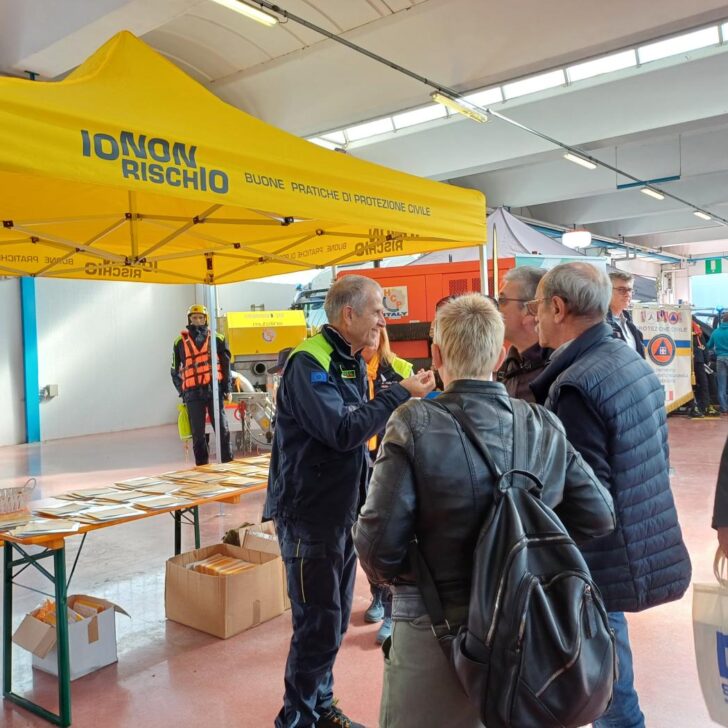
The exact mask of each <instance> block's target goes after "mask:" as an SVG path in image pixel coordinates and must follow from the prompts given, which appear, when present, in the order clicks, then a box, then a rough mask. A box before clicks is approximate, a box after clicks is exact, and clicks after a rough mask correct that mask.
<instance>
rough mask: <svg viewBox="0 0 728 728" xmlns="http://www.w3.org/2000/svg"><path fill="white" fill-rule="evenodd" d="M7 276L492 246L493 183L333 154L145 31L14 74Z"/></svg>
mask: <svg viewBox="0 0 728 728" xmlns="http://www.w3.org/2000/svg"><path fill="white" fill-rule="evenodd" d="M0 222H1V224H2V227H1V228H0V275H32V276H49V277H61V278H82V279H93V280H136V281H144V282H149V283H151V282H159V283H190V282H200V283H230V282H233V281H240V280H246V279H249V278H259V277H261V276H267V275H275V274H278V273H285V272H291V271H294V270H296V269H301V268H316V267H324V266H330V265H338V264H341V263H351V262H356V261H366V260H373V259H377V258H384V257H388V256H392V255H403V254H410V253H420V252H427V251H432V250H440V249H445V248H453V247H459V246H464V245H477V244H482V243H483V242H484V241H485V238H486V229H485V200H484V197H483V195H482V194H481V193H480V192H477V191H473V190H464V189H460V188H457V187H454V186H451V185H447V184H443V183H439V182H434V181H431V180H425V179H420V178H418V177H414V176H411V175H407V174H404V173H401V172H396V171H393V170H390V169H386V168H383V167H380V166H378V165H375V164H371V163H369V162H365V161H362V160H358V159H354V158H352V157H349V156H347V155H345V154H341V153H337V152H331V151H328V150H326V149H322V148H320V147H318V146H316V145H314V144H311V143H309V142H307V141H305V140H303V139H300V138H298V137H295V136H292V135H290V134H287V133H286V132H283V131H281V130H279V129H276V128H274V127H272V126H270V125H268V124H265V123H264V122H262V121H260V120H258V119H255V118H253V117H251V116H249V115H248V114H245V113H244V112H242V111H240V110H238V109H236V108H234V107H232V106H230V105H228V104H226V103H224V102H223V101H221V100H220V99H218V98H217V97H216V96H214V95H213V94H211V93H210V92H209V91H208V90H207V89H205V88H204V87H203V86H201V85H200V84H198V83H197V82H196V81H194V80H193V79H191V78H189V77H188V76H187V75H185V74H184V73H183V72H182V71H180V70H179V69H178V68H177V67H176V66H174V65H173V64H172V63H170V62H169V61H167V60H166V59H165V58H163V57H162V56H160V55H159V54H157V53H156V52H155V51H154V50H152V49H151V48H150V47H148V46H147V45H146V44H144V43H143V42H142V41H140V40H139V39H137V38H136V37H134V36H133V35H132V34H131V33H128V32H123V33H119V34H118V35H116V36H114V37H113V38H112V39H111V40H109V41H108V42H107V43H106V44H105V45H104V46H102V47H101V48H100V49H99V50H98V51H97V52H96V53H95V54H94V55H93V56H91V57H90V58H89V59H88V60H87V61H86V62H84V63H83V64H82V65H81V66H79V67H78V68H77V69H76V70H75V71H74V72H73V73H72V74H70V75H69V76H68V77H67V78H65V79H64V80H62V81H58V82H48V83H46V82H31V81H27V80H24V79H14V78H2V79H0Z"/></svg>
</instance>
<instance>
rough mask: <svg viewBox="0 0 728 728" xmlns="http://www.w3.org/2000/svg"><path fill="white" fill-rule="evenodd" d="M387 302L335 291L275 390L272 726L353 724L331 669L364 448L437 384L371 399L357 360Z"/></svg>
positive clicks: (360, 287) (348, 285)
mask: <svg viewBox="0 0 728 728" xmlns="http://www.w3.org/2000/svg"><path fill="white" fill-rule="evenodd" d="M382 298H383V296H382V289H381V288H380V287H379V285H378V284H377V283H376V282H375V281H372V280H371V279H370V278H365V277H363V276H355V275H351V276H344V277H343V278H341V279H340V280H339V281H337V282H336V283H334V285H333V286H332V287H331V288H330V289H329V292H328V294H327V296H326V302H325V303H324V308H325V310H326V316H327V317H328V320H329V322H330V323H329V324H328V325H326V326H324V327H323V329H322V331H321V333H320V334H317V335H316V336H314V337H312V338H311V339H307V340H306V341H304V342H303V343H302V344H300V345H299V346H297V347H296V348H295V349H294V350H293V351H292V352H291V354H290V356H289V358H288V361H287V362H286V365H285V369H284V372H283V378H282V381H281V384H280V387H279V389H278V395H277V414H276V430H275V435H274V438H273V450H272V453H271V466H270V475H269V478H268V496H267V499H266V504H265V510H264V516H265V517H266V518H273V519H275V522H276V528H277V532H278V539H279V541H280V547H281V555H282V556H283V560H284V562H285V565H286V573H287V579H288V593H289V596H290V599H291V618H292V621H293V637H292V639H291V648H290V652H289V653H288V661H287V662H286V675H285V695H284V698H283V707H282V708H281V711H280V713H279V714H278V716H277V718H276V721H275V725H276V726H277V728H294V726H295V728H312V726H317V728H330V727H331V728H333V726H350V727H351V728H356V727H357V726H358V725H359V724H358V723H352V722H350V721H349V719H348V718H347V717H346V716H345V715H344V714H343V713H342V712H341V710H340V709H339V708H338V707H337V705H336V704H335V703H334V696H333V675H332V670H333V666H334V660H335V659H336V654H337V652H338V650H339V647H340V645H341V640H342V638H343V635H344V633H345V632H346V628H347V626H348V623H349V615H350V613H351V604H352V598H353V591H354V575H355V572H356V556H355V554H354V547H353V544H352V540H351V526H352V524H353V523H354V521H355V520H356V516H357V513H358V512H359V507H360V505H361V503H362V502H363V496H364V493H365V488H366V481H367V477H368V470H369V468H368V465H367V459H366V444H367V441H368V440H369V438H371V437H372V436H373V435H375V434H376V433H377V432H380V431H381V430H382V429H383V428H384V426H385V424H386V422H387V420H388V419H389V416H390V415H391V414H392V412H393V411H394V409H395V408H396V407H397V406H399V405H400V404H402V403H403V402H405V401H406V400H407V399H409V397H410V396H415V397H421V396H424V395H425V394H426V393H427V392H429V391H430V390H431V389H432V388H433V387H434V378H433V376H432V372H422V373H420V374H418V375H415V376H410V377H408V378H406V379H403V380H402V381H401V382H398V383H394V384H392V385H391V386H390V387H388V388H387V389H383V390H382V391H381V392H380V393H379V394H378V395H377V396H376V397H374V399H372V400H371V401H369V398H368V384H367V371H366V364H365V363H364V361H363V359H362V357H361V354H360V352H361V350H362V349H363V348H364V347H365V346H372V345H374V344H375V342H376V341H377V337H378V332H379V331H380V330H381V329H383V328H384V326H385V320H384V306H383V301H382Z"/></svg>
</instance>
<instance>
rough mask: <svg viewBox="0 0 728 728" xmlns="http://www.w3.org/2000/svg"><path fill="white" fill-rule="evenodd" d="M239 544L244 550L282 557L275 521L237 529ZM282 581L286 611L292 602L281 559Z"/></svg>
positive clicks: (284, 566) (284, 567)
mask: <svg viewBox="0 0 728 728" xmlns="http://www.w3.org/2000/svg"><path fill="white" fill-rule="evenodd" d="M237 531H238V542H239V543H240V545H241V546H243V547H244V548H248V549H251V550H252V551H260V552H262V553H265V554H275V555H276V556H280V555H281V547H280V546H279V544H278V536H277V534H276V526H275V523H273V521H266V522H265V523H256V524H249V525H246V526H241V527H240V528H238V529H237ZM281 579H282V582H283V603H284V609H290V608H291V600H290V599H289V598H288V581H287V579H286V565H285V564H284V563H283V560H282V559H281Z"/></svg>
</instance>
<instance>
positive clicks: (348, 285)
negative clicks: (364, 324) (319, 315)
mask: <svg viewBox="0 0 728 728" xmlns="http://www.w3.org/2000/svg"><path fill="white" fill-rule="evenodd" d="M372 290H376V291H381V286H380V285H379V284H378V283H377V282H376V281H374V280H372V279H371V278H367V277H365V276H356V275H350V276H342V277H341V278H339V280H338V281H336V283H334V285H333V286H331V288H329V290H328V293H327V294H326V300H325V301H324V311H325V312H326V318H327V319H328V320H329V323H332V324H335V323H337V322H338V321H339V319H341V314H342V311H343V310H344V308H346V306H351V307H352V308H353V309H354V311H356V312H357V313H358V314H361V313H363V311H364V308H365V307H366V305H367V303H368V302H369V296H370V295H371V292H372Z"/></svg>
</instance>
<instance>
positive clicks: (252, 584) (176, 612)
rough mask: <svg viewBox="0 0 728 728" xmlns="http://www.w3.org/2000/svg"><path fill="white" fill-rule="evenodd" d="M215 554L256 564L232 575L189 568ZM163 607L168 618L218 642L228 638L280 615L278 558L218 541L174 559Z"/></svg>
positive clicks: (281, 595)
mask: <svg viewBox="0 0 728 728" xmlns="http://www.w3.org/2000/svg"><path fill="white" fill-rule="evenodd" d="M213 554H224V555H226V556H232V557H234V558H236V559H242V560H243V561H247V562H248V563H251V564H255V565H256V566H255V568H254V569H249V570H248V571H244V572H243V573H242V574H234V575H231V576H209V575H207V574H200V573H199V572H197V571H194V570H192V569H188V568H187V566H188V565H189V564H191V563H193V562H194V561H200V560H202V559H206V558H208V557H209V556H212V555H213ZM164 605H165V611H166V614H167V619H171V620H173V621H175V622H180V624H186V625H187V626H188V627H194V628H195V629H199V630H200V631H202V632H207V633H208V634H211V635H214V636H215V637H221V638H222V639H227V638H228V637H232V636H233V635H235V634H238V633H239V632H242V631H243V630H246V629H249V628H250V627H254V626H256V625H258V624H260V623H261V622H265V621H267V620H269V619H272V618H273V617H277V616H278V615H279V614H282V613H283V611H284V590H283V584H282V581H281V559H280V556H276V555H275V554H271V553H264V552H262V551H253V550H251V549H247V548H243V547H239V546H229V545H228V544H222V543H221V544H215V545H214V546H206V547H205V548H201V549H196V550H195V551H188V552H187V553H184V554H180V555H179V556H173V557H172V558H171V559H169V560H168V561H167V573H166V579H165V585H164Z"/></svg>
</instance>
